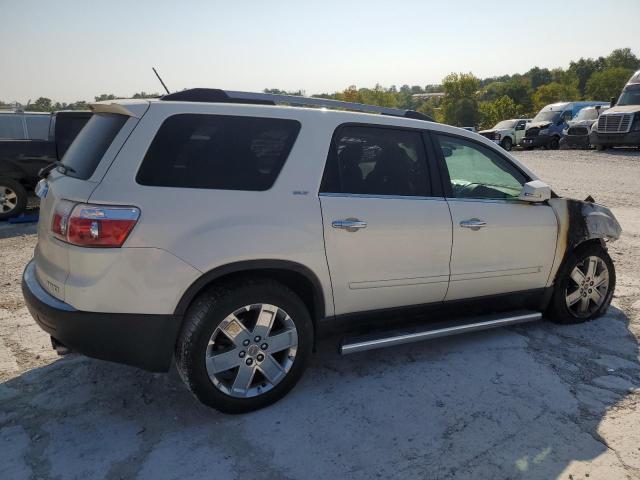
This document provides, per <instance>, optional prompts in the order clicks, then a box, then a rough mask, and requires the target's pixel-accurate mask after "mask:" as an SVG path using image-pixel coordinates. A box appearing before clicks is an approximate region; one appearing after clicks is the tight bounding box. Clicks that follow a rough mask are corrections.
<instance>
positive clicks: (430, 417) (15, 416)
mask: <svg viewBox="0 0 640 480" xmlns="http://www.w3.org/2000/svg"><path fill="white" fill-rule="evenodd" d="M639 378H640V364H639V361H638V345H637V342H636V339H635V337H634V336H633V335H632V334H631V333H630V332H629V330H628V319H627V317H626V316H625V315H624V313H623V312H621V311H620V310H617V309H615V308H612V309H610V311H609V314H608V315H607V316H606V317H604V318H602V319H600V320H598V321H595V322H591V323H588V324H584V325H575V326H557V325H553V324H551V323H547V322H540V323H538V324H530V325H526V326H520V327H514V328H512V329H503V330H493V331H489V332H484V333H478V334H473V335H468V336H464V337H455V338H450V339H441V340H439V341H435V342H430V343H422V344H414V345H407V346H404V347H398V348H391V349H387V350H380V351H376V352H369V353H363V354H358V355H353V356H349V357H339V356H338V355H337V354H335V353H333V351H327V350H326V349H325V350H324V353H320V354H316V355H315V358H314V359H313V363H312V366H311V367H310V369H309V370H308V371H307V373H306V375H305V376H304V377H303V379H302V381H301V382H300V384H299V385H298V386H297V387H296V388H295V389H294V390H293V391H292V392H291V393H290V394H289V395H288V396H287V397H286V398H285V399H283V400H282V401H280V402H279V403H277V404H276V405H273V406H272V407H269V408H267V409H264V410H261V411H258V412H254V413H251V414H247V415H242V416H228V415H223V414H220V413H217V412H215V411H212V410H209V409H207V408H205V407H203V406H201V405H200V404H199V403H197V401H196V400H195V399H193V398H192V397H191V396H190V395H189V394H188V393H187V392H186V390H185V389H184V388H183V386H182V384H181V383H180V381H179V379H178V378H177V375H176V374H175V372H172V373H171V374H169V375H156V374H149V373H145V372H141V371H139V370H136V369H133V368H129V367H125V366H120V365H115V364H110V363H106V362H100V361H94V360H90V359H87V358H84V357H80V356H70V357H66V358H64V359H61V360H58V361H56V362H54V363H53V364H51V365H49V366H46V367H43V368H39V369H35V370H32V371H29V372H27V373H25V374H23V375H21V376H19V377H17V378H15V379H12V380H10V381H8V382H6V383H5V384H3V385H0V464H1V465H3V466H4V467H3V471H4V473H3V475H7V474H8V476H6V477H5V478H28V477H32V478H83V479H84V478H136V477H137V478H153V479H163V478H190V479H200V478H202V479H204V478H206V479H226V478H240V477H242V478H252V479H260V478H265V479H266V478H269V479H271V478H300V479H312V478H313V479H321V478H377V477H379V478H402V479H409V478H456V479H458V478H494V479H500V478H541V479H549V478H556V477H557V476H558V475H560V473H561V472H563V471H565V469H567V467H568V465H569V464H570V463H571V462H573V461H576V460H578V461H584V460H586V461H589V460H594V459H596V458H598V457H601V458H602V460H601V461H600V462H599V463H597V464H593V468H594V469H596V468H602V469H604V470H602V471H604V472H609V473H610V474H611V475H610V476H609V475H608V476H607V478H624V474H625V473H632V474H638V470H636V469H637V468H638V466H640V465H637V464H636V465H635V467H634V466H633V465H626V464H625V462H630V463H633V461H634V459H633V458H632V459H628V458H626V457H625V456H624V455H616V454H615V452H613V451H612V450H609V451H608V448H607V446H606V445H605V444H604V443H603V441H602V439H601V438H600V437H599V434H598V426H599V424H600V422H601V420H602V419H603V416H604V415H605V413H606V412H607V411H608V410H611V409H613V408H615V407H616V405H618V404H620V403H621V402H623V401H625V397H627V398H628V397H630V396H637V395H638V393H630V392H631V391H632V390H633V389H634V388H637V387H638V386H639V383H638V382H639V380H638V379H639ZM605 453H608V455H603V454H605ZM635 460H637V458H636V459H635ZM608 462H609V463H610V464H609V463H608ZM638 463H640V462H638ZM598 465H599V467H598ZM7 468H8V471H7ZM618 474H619V475H618ZM574 478H578V477H574ZM591 478H603V477H599V476H598V475H593V474H592V475H591Z"/></svg>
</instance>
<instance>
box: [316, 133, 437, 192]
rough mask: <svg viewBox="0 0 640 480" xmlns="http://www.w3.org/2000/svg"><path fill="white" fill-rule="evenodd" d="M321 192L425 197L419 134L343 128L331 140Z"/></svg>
mask: <svg viewBox="0 0 640 480" xmlns="http://www.w3.org/2000/svg"><path fill="white" fill-rule="evenodd" d="M322 191H324V192H335V193H355V194H370V195H403V196H428V195H429V194H430V188H429V178H428V174H427V162H426V158H425V154H424V147H423V144H422V136H421V134H420V133H419V132H413V131H408V130H395V129H390V128H378V127H361V126H353V127H342V128H341V129H340V130H339V131H338V132H337V134H336V135H335V137H334V142H333V145H332V148H331V152H330V153H329V159H328V161H327V167H326V170H325V176H324V179H323V186H322Z"/></svg>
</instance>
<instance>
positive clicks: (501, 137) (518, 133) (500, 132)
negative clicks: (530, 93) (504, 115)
mask: <svg viewBox="0 0 640 480" xmlns="http://www.w3.org/2000/svg"><path fill="white" fill-rule="evenodd" d="M529 123H531V119H530V118H512V119H510V120H502V121H501V122H498V123H497V124H496V125H495V126H494V127H493V128H490V129H488V130H482V131H480V132H478V133H479V134H480V135H482V136H483V137H487V138H488V139H489V140H491V141H493V143H497V144H498V145H500V146H501V147H502V148H504V149H505V150H506V151H510V150H511V148H512V147H513V146H514V145H518V144H519V143H520V142H521V141H522V139H523V138H524V132H525V130H526V128H527V125H528V124H529Z"/></svg>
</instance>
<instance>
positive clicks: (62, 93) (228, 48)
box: [0, 0, 640, 103]
mask: <svg viewBox="0 0 640 480" xmlns="http://www.w3.org/2000/svg"><path fill="white" fill-rule="evenodd" d="M0 18H1V19H2V22H1V23H2V28H0V100H3V101H5V102H13V101H19V102H21V103H26V101H27V100H29V99H32V100H35V99H36V98H38V97H40V96H44V97H49V98H51V99H52V100H54V101H61V102H73V101H77V100H93V97H94V96H96V95H99V94H101V93H113V94H115V95H119V96H130V95H132V94H133V93H135V92H140V91H146V92H160V91H161V85H160V84H159V82H158V80H157V79H156V78H155V76H154V74H153V72H152V70H151V67H156V68H157V69H158V71H159V72H160V74H161V75H162V77H163V79H164V81H165V83H166V84H167V86H168V87H169V89H170V90H171V91H174V90H181V89H183V88H190V87H211V88H223V89H229V90H247V91H261V90H262V89H264V88H280V89H285V90H299V89H302V90H304V91H305V92H306V93H307V94H314V93H323V92H334V91H337V90H343V89H344V88H346V87H348V86H349V85H357V86H358V87H373V86H374V85H375V84H376V83H379V84H381V85H383V86H386V87H388V86H391V85H397V86H400V85H403V84H409V85H422V86H424V85H427V84H432V83H440V81H441V80H442V78H443V77H444V76H445V75H447V74H449V73H451V72H473V73H474V74H475V75H476V76H478V77H489V76H495V75H501V74H507V73H508V74H511V73H524V72H526V71H527V70H529V69H530V68H531V67H533V66H540V67H547V68H555V67H565V68H566V67H567V66H568V65H569V62H570V61H571V60H576V59H578V58H580V57H598V56H600V55H603V56H606V55H607V54H609V53H610V52H611V50H613V49H615V48H622V47H630V48H631V49H632V50H633V51H634V53H635V54H636V55H638V56H640V27H639V25H640V0H599V1H591V0H582V1H574V0H555V1H547V0H536V1H533V2H532V1H523V0H511V1H509V0H507V1H500V2H477V1H476V2H473V1H456V0H449V1H445V2H443V1H441V0H439V1H435V2H431V1H426V0H423V1H409V0H407V1H402V0H396V1H377V0H367V1H334V0H325V1H322V2H317V1H312V0H307V1H304V0H297V1H289V0H282V1H276V0H271V1H243V0H227V1H224V2H219V1H215V0H209V1H195V0H194V1H188V0H183V1H177V0H176V1H164V0H155V1H146V0H128V1H120V0H113V1H109V0H102V1H90V0H89V1H88V0H83V1H76V0H57V1H53V0H41V1H36V0H0Z"/></svg>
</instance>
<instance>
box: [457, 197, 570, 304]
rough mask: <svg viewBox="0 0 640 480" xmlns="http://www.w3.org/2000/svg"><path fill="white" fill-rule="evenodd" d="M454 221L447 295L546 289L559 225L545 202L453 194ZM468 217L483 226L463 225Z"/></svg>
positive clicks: (462, 295)
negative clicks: (454, 195) (467, 196)
mask: <svg viewBox="0 0 640 480" xmlns="http://www.w3.org/2000/svg"><path fill="white" fill-rule="evenodd" d="M448 202H449V207H450V208H451V217H452V220H453V248H452V252H451V282H450V285H449V291H448V292H447V296H446V300H457V299H461V298H471V297H479V296H485V295H493V294H499V293H507V292H516V291H521V290H529V289H534V288H542V287H544V286H545V284H546V282H547V278H548V276H549V272H550V270H551V265H552V264H553V258H554V253H555V246H556V239H557V236H558V227H557V220H556V217H555V214H554V213H553V210H552V208H551V207H549V206H548V205H546V204H539V205H535V204H529V203H525V202H518V201H500V200H496V201H490V200H484V201H483V200H467V199H465V200H462V199H449V200H448ZM469 219H478V220H480V221H482V222H485V224H486V225H485V226H482V227H479V228H468V227H467V228H465V227H462V226H461V225H460V223H461V222H464V221H466V220H469Z"/></svg>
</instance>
